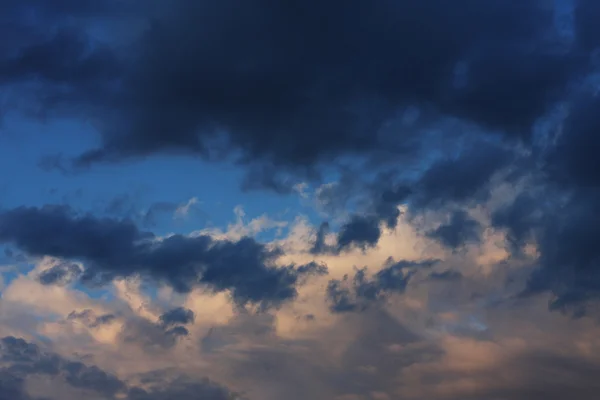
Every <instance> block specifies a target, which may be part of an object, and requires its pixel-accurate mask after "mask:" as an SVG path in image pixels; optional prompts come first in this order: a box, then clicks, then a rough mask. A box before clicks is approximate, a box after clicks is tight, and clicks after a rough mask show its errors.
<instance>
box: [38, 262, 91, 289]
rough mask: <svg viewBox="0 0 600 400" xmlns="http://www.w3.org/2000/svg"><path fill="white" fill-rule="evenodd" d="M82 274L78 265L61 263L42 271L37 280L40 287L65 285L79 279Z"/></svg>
mask: <svg viewBox="0 0 600 400" xmlns="http://www.w3.org/2000/svg"><path fill="white" fill-rule="evenodd" d="M82 272H83V271H82V269H81V267H80V266H79V265H77V264H74V263H68V262H67V263H65V262H63V263H59V264H56V265H53V266H52V267H50V268H48V269H46V270H44V271H42V272H41V273H40V274H39V276H38V280H39V281H40V283H41V284H42V285H66V284H69V283H71V282H73V281H75V280H76V279H77V278H79V276H80V275H81V273H82Z"/></svg>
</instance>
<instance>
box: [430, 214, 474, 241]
mask: <svg viewBox="0 0 600 400" xmlns="http://www.w3.org/2000/svg"><path fill="white" fill-rule="evenodd" d="M481 231H482V227H481V224H480V223H479V222H477V221H476V220H474V219H473V218H471V217H469V215H468V214H467V213H466V212H465V211H455V212H454V213H452V215H451V216H450V221H449V222H448V223H447V224H443V225H440V226H439V227H438V228H436V229H434V230H433V231H431V232H429V233H428V234H427V236H429V237H430V238H433V239H435V240H438V241H439V242H440V243H442V244H443V245H444V246H447V247H450V248H453V249H456V248H458V247H461V246H464V245H465V244H467V243H478V242H479V241H480V238H481Z"/></svg>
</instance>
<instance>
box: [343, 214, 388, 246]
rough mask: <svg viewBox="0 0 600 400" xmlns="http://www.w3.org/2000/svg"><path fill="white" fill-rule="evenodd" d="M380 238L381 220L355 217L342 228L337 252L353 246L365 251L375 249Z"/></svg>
mask: <svg viewBox="0 0 600 400" xmlns="http://www.w3.org/2000/svg"><path fill="white" fill-rule="evenodd" d="M380 237H381V228H380V227H379V219H377V218H375V217H369V216H361V215H355V216H353V217H352V218H351V219H350V221H348V222H347V223H346V224H344V225H343V226H342V227H341V229H340V232H339V233H338V238H337V250H344V249H347V248H349V247H351V246H353V245H354V246H357V247H359V248H361V249H363V250H364V249H366V248H368V247H374V246H376V245H377V242H379V238H380Z"/></svg>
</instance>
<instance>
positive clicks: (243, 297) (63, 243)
mask: <svg viewBox="0 0 600 400" xmlns="http://www.w3.org/2000/svg"><path fill="white" fill-rule="evenodd" d="M0 242H4V243H12V244H13V245H15V246H17V247H19V248H20V249H21V250H23V251H25V252H27V253H28V254H30V255H33V256H45V255H49V256H54V257H58V258H64V259H78V260H82V261H83V262H85V264H86V269H85V271H84V272H83V274H82V275H81V277H80V279H81V280H82V281H83V282H85V283H88V284H99V283H100V284H101V283H104V282H106V281H108V280H110V279H114V278H117V277H127V276H132V275H136V274H140V275H142V276H145V277H149V278H153V279H156V280H159V281H164V282H166V283H168V284H170V285H171V286H173V287H174V289H175V290H177V291H180V292H187V291H189V290H191V289H192V288H193V287H194V286H198V285H203V286H206V287H208V288H210V289H212V290H214V291H225V290H229V291H231V295H232V297H233V299H234V301H235V302H236V303H238V304H240V305H243V304H246V303H257V304H258V303H260V304H261V305H262V306H263V307H270V306H277V305H279V304H281V302H283V301H286V300H289V299H292V298H294V297H295V296H296V293H297V292H296V285H297V284H299V283H301V282H302V279H303V277H305V276H310V275H314V274H324V273H326V268H325V267H324V266H321V265H317V264H314V263H309V264H306V265H303V266H295V265H287V266H283V267H277V266H276V265H275V261H276V259H277V258H278V257H279V256H280V255H281V254H282V252H281V250H278V249H269V248H267V247H266V246H265V245H263V244H261V243H258V242H256V241H255V240H254V239H252V238H247V237H246V238H242V239H240V240H238V241H229V240H215V239H213V238H212V237H210V236H206V235H202V236H196V237H187V236H182V235H173V236H170V237H167V238H164V239H160V240H159V239H158V238H156V237H155V236H154V235H153V234H152V233H149V232H143V231H140V230H139V229H138V228H137V227H136V225H135V224H133V223H132V222H130V221H127V220H117V219H110V218H95V217H93V216H91V215H77V214H75V213H73V212H71V211H70V210H69V209H67V208H65V207H56V206H46V207H42V208H25V207H21V208H16V209H12V210H7V211H4V212H2V213H0ZM57 268H58V269H56V270H51V271H52V272H51V273H48V274H49V275H48V279H46V280H47V281H48V282H47V283H53V282H56V281H57V279H58V278H60V277H62V276H64V274H66V272H64V267H57ZM57 277H58V278H57ZM55 278H56V279H55Z"/></svg>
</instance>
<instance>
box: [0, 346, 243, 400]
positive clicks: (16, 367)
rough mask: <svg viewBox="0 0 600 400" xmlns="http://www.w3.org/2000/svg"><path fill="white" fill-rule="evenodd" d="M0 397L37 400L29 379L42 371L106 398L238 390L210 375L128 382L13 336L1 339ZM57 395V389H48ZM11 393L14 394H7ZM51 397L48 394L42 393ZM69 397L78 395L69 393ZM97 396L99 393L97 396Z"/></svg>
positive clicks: (216, 398) (226, 395) (228, 395)
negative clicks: (145, 384) (142, 384)
mask: <svg viewBox="0 0 600 400" xmlns="http://www.w3.org/2000/svg"><path fill="white" fill-rule="evenodd" d="M0 355H1V359H2V362H3V365H2V367H1V368H0V396H4V397H0V398H6V399H8V398H10V399H15V400H36V399H42V397H37V396H35V397H33V396H30V395H29V394H28V392H29V390H28V389H29V388H28V387H27V381H28V380H29V379H31V378H32V377H35V376H38V375H41V376H46V377H48V378H50V379H54V380H63V381H64V382H65V383H66V384H67V385H69V386H70V387H71V388H72V389H79V390H82V391H83V392H77V391H72V392H71V395H72V396H79V397H81V396H86V397H87V396H90V394H94V393H95V394H98V395H101V396H103V397H102V398H103V399H114V398H124V399H127V400H142V399H143V400H160V399H167V398H173V397H177V398H192V396H203V398H206V399H211V400H221V399H222V400H232V399H235V398H236V397H235V394H234V393H232V392H230V391H229V390H227V389H226V388H224V387H222V386H220V385H218V384H216V383H214V382H211V381H210V380H208V379H203V380H195V381H194V380H191V379H189V378H187V379H186V378H185V377H183V376H182V377H180V378H178V379H177V380H175V381H172V382H169V383H168V384H166V385H165V383H164V382H163V381H159V382H151V383H152V384H151V385H149V386H150V387H148V388H146V389H144V388H141V387H136V386H131V385H128V384H127V383H126V382H124V381H122V380H120V379H119V378H117V377H116V376H114V375H112V374H109V373H107V372H105V371H103V370H101V369H99V368H98V367H96V366H88V365H86V364H84V363H81V362H79V361H71V360H68V359H66V358H63V357H61V356H60V355H58V354H55V353H52V352H48V351H45V350H43V349H41V348H40V347H39V346H37V345H35V344H33V343H28V342H26V341H25V340H23V339H19V338H15V337H12V336H8V337H4V338H2V339H0ZM46 395H50V396H52V397H51V398H58V397H54V395H55V393H46ZM7 396H11V397H7ZM43 398H48V397H43ZM69 398H75V397H70V396H69ZM95 398H96V397H95Z"/></svg>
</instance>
